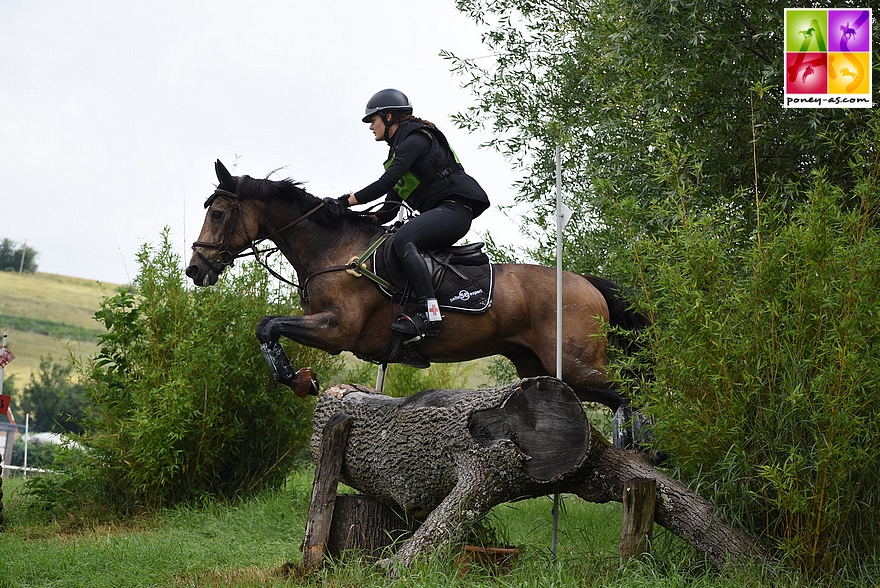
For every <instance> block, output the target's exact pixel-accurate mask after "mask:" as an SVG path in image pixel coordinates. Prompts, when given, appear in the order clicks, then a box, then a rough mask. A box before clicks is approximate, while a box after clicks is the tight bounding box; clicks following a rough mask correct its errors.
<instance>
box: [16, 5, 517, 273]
mask: <svg viewBox="0 0 880 588" xmlns="http://www.w3.org/2000/svg"><path fill="white" fill-rule="evenodd" d="M480 33H481V30H480V29H479V28H478V27H477V25H476V24H475V23H474V22H473V21H471V20H469V19H468V18H467V17H466V16H464V15H463V14H461V13H459V12H458V11H457V10H456V9H455V4H454V0H430V1H429V0H376V1H374V2H363V1H361V0H320V1H315V2H301V1H296V0H293V1H292V0H286V1H281V0H277V1H276V0H272V1H263V2H243V1H223V0H211V1H210V2H202V1H187V0H183V1H181V0H176V1H173V2H169V1H163V0H160V1H155V2H127V1H119V0H112V1H102V0H79V1H72V0H70V1H60V0H46V1H40V2H35V1H33V0H2V2H0V120H2V123H3V124H2V132H0V136H2V141H0V174H2V181H0V219H2V222H0V227H2V228H0V239H2V238H8V239H12V240H13V241H16V242H18V243H19V244H20V243H22V242H24V241H25V240H26V241H27V244H28V246H30V247H33V248H34V249H36V250H37V251H38V252H39V256H38V258H37V263H38V265H39V270H40V271H42V272H48V273H56V274H63V275H68V276H75V277H81V278H88V279H94V280H99V281H102V282H109V283H128V282H129V281H130V280H131V279H133V278H134V277H135V275H136V274H137V269H138V267H137V264H136V261H135V254H136V252H137V251H138V249H139V248H140V247H141V245H142V244H143V243H157V242H158V241H159V236H160V233H161V231H162V229H163V227H165V226H168V227H170V229H171V236H172V240H173V241H174V243H175V247H176V249H177V250H178V251H179V252H180V253H181V255H182V256H184V261H187V260H188V259H189V244H190V243H191V242H192V241H194V240H195V239H196V237H197V236H198V231H199V229H200V227H201V225H202V220H203V218H204V210H203V208H202V204H203V202H204V200H205V199H206V198H207V197H208V196H209V195H210V193H211V192H212V190H213V184H214V183H216V177H215V175H214V160H215V159H218V158H219V159H220V160H222V161H223V162H224V163H225V164H226V165H227V167H229V168H230V169H232V166H233V165H235V166H236V169H235V171H234V173H236V174H237V175H238V174H247V175H251V176H254V177H264V176H265V175H266V174H268V173H269V172H270V171H272V170H274V169H276V168H284V169H283V170H281V171H280V172H278V175H279V176H280V177H291V178H293V179H296V180H299V181H304V182H306V188H307V189H308V190H309V191H310V192H311V193H312V194H314V195H315V196H320V197H324V196H338V195H340V194H343V193H345V192H348V191H349V190H358V189H360V188H363V187H364V186H366V185H367V184H369V183H370V182H372V181H374V180H375V179H377V178H378V177H379V175H381V172H382V162H383V161H384V159H385V156H386V154H387V146H386V145H385V144H384V143H375V142H374V141H373V140H372V135H371V133H370V132H369V129H368V125H365V124H363V123H361V122H360V119H361V117H362V116H363V110H364V106H365V104H366V101H367V100H368V99H369V97H370V96H371V95H372V94H373V93H374V92H376V91H377V90H380V89H383V88H387V87H394V88H398V89H400V90H402V91H404V92H405V93H406V94H407V95H408V96H409V98H410V100H411V102H412V103H413V105H414V106H415V114H416V115H418V116H421V117H423V118H426V119H428V120H431V121H433V122H435V123H436V124H437V125H438V126H439V127H440V128H441V129H442V130H443V131H444V132H445V133H446V135H447V137H448V138H449V139H450V142H451V143H452V145H453V147H454V148H455V150H456V152H457V153H458V155H459V157H460V158H461V160H462V162H463V163H464V165H465V168H466V169H467V171H468V172H469V173H471V174H472V175H473V176H475V177H476V178H477V180H478V181H479V182H480V183H481V184H482V185H483V187H484V188H485V189H486V191H487V192H488V193H489V195H490V198H491V199H492V201H493V208H492V209H491V210H490V211H489V212H487V213H486V214H484V215H483V216H482V217H481V218H479V219H477V221H475V223H474V227H473V230H472V232H471V234H470V235H468V240H470V241H474V240H478V239H480V238H481V236H483V235H485V233H486V232H487V231H491V233H492V235H493V237H495V238H496V240H498V241H499V242H501V243H514V242H518V240H519V237H518V234H519V228H518V222H517V218H516V216H515V215H514V218H512V219H511V218H508V217H507V216H505V215H503V214H501V213H500V212H498V210H497V205H499V204H501V205H509V204H511V203H512V202H513V195H514V192H513V189H512V187H511V186H512V183H513V182H514V180H515V175H514V172H513V170H512V169H511V166H510V165H509V164H508V163H507V162H506V161H505V160H504V159H503V158H502V157H501V156H500V155H498V154H497V153H494V152H492V151H490V150H487V149H482V148H478V145H479V144H480V143H482V142H484V141H486V140H488V138H489V137H488V136H486V135H482V136H480V135H470V134H467V133H466V132H464V131H460V130H458V129H456V128H455V127H454V125H453V124H452V122H451V120H450V115H452V114H454V113H456V112H459V111H463V110H464V109H465V108H467V107H468V106H469V105H471V104H473V102H474V100H473V98H472V97H471V96H470V94H469V92H468V91H467V90H463V89H461V88H460V85H461V83H462V81H463V80H462V78H459V77H456V76H454V75H453V74H451V73H450V67H451V64H450V63H449V62H447V61H444V60H443V59H442V58H440V56H439V54H440V51H441V50H447V51H451V52H453V53H455V54H457V55H459V56H463V57H486V58H488V52H487V50H486V49H485V48H484V47H483V46H482V45H481V44H480ZM488 63H491V61H489V62H488ZM276 177H277V176H276Z"/></svg>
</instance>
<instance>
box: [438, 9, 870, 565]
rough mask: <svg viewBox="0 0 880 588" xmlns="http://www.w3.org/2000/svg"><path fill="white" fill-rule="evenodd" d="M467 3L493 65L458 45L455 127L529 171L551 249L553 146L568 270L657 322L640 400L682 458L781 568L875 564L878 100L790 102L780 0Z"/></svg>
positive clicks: (540, 253)
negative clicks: (568, 216) (611, 284)
mask: <svg viewBox="0 0 880 588" xmlns="http://www.w3.org/2000/svg"><path fill="white" fill-rule="evenodd" d="M811 5H813V6H816V7H831V6H832V4H831V3H829V2H825V1H819V2H813V3H811ZM863 5H864V4H863V3H859V2H843V3H840V2H835V3H833V7H838V8H840V7H846V6H853V7H858V6H863ZM458 6H459V7H460V8H461V9H462V10H463V11H465V12H467V13H468V14H469V15H471V16H472V17H473V18H474V19H475V20H476V21H478V22H480V23H483V24H484V25H485V26H486V28H487V32H486V33H485V35H484V42H485V44H486V45H487V46H488V47H489V48H490V50H491V51H492V52H493V57H494V59H493V60H492V62H491V63H487V62H485V61H483V60H467V59H460V58H458V57H456V56H454V55H448V57H449V59H450V60H452V61H453V63H454V65H455V67H456V68H457V70H458V71H459V72H460V73H462V74H464V75H465V76H466V81H465V84H466V85H467V86H468V87H470V88H471V89H472V90H473V91H474V95H475V96H476V100H477V104H476V105H475V106H474V107H473V108H472V109H470V110H469V111H467V112H465V113H461V114H460V115H459V116H458V117H457V120H458V122H459V124H460V125H461V126H462V127H465V128H476V127H479V126H489V127H491V128H492V129H493V130H494V131H495V132H496V134H497V137H496V138H495V139H494V140H493V141H491V142H490V145H491V146H493V147H494V148H496V149H498V150H499V151H501V152H502V153H504V154H505V155H507V156H508V157H509V158H511V159H512V160H513V161H515V162H517V163H518V164H519V165H521V166H522V167H523V168H524V169H529V170H531V173H530V174H529V175H528V176H527V177H526V178H525V179H524V180H523V181H522V183H521V184H520V185H519V199H520V200H521V201H524V202H528V203H530V204H531V205H532V206H531V207H530V210H531V212H530V213H529V215H528V216H527V217H526V218H525V223H524V231H526V232H528V234H531V235H538V239H539V241H540V242H539V243H537V246H536V247H535V248H533V249H531V250H530V253H531V254H532V255H533V256H535V257H536V258H537V259H539V260H542V261H545V262H549V261H550V260H549V259H548V257H549V256H550V255H551V253H550V252H552V251H553V247H551V246H550V242H551V241H552V239H553V238H554V232H553V230H552V228H553V227H551V226H550V223H551V222H552V216H551V210H552V208H553V205H554V198H552V197H550V196H549V195H550V194H552V193H553V182H554V178H555V169H554V168H555V165H554V163H555V162H554V152H555V149H556V147H557V146H559V147H560V148H561V154H562V162H563V178H564V179H563V183H564V185H565V189H566V192H567V193H568V194H569V201H568V204H569V205H570V206H571V207H572V208H574V209H575V210H576V212H577V213H578V214H577V215H576V217H575V220H574V221H573V224H572V225H570V226H569V229H568V230H567V232H566V239H567V242H566V258H565V260H564V263H565V265H566V267H567V269H571V270H573V271H576V272H579V273H603V274H605V275H608V276H609V277H612V278H614V279H615V280H617V281H619V282H621V283H622V284H624V285H625V286H628V287H629V288H630V292H631V294H632V297H633V301H634V302H635V304H636V305H637V306H638V307H639V308H640V309H642V310H644V311H646V312H649V313H650V314H651V315H652V316H653V317H654V318H655V323H654V326H653V328H652V329H650V330H649V331H648V332H646V333H644V336H643V339H642V342H643V344H644V347H643V348H644V350H645V351H644V353H643V354H642V355H641V356H640V357H637V358H635V359H634V360H632V361H636V362H641V363H642V364H650V365H652V366H653V368H654V369H653V379H652V380H649V381H645V382H642V383H641V386H639V387H637V388H632V389H630V395H631V396H632V398H633V399H634V401H635V402H636V403H639V404H641V405H642V406H643V407H644V408H645V410H647V411H648V412H650V413H651V414H652V415H653V416H654V417H655V418H656V420H657V426H656V430H655V434H656V443H657V445H658V446H659V447H660V448H662V449H666V450H669V451H670V455H671V461H670V464H671V466H674V467H676V468H678V471H679V472H680V473H681V475H682V476H684V477H685V478H687V479H689V480H691V481H692V482H693V483H694V485H695V487H698V488H700V489H701V491H703V492H704V493H706V494H707V495H708V496H709V497H710V498H714V499H715V503H716V504H717V505H718V506H719V507H722V508H725V509H726V510H727V511H728V513H730V514H734V515H735V516H737V517H738V519H739V520H740V521H741V522H742V523H743V524H745V525H747V526H749V527H750V528H751V529H752V530H753V531H754V532H755V533H757V534H758V535H760V536H762V537H763V538H765V539H766V541H767V543H768V544H769V545H770V546H771V547H775V548H777V550H778V551H777V553H779V554H780V555H782V556H784V557H785V558H787V559H788V561H790V562H793V563H795V564H797V565H798V566H800V567H802V568H804V569H807V570H810V571H811V572H814V573H816V574H818V575H822V574H827V576H826V578H829V579H840V578H843V577H847V576H849V577H852V576H857V575H858V574H859V573H868V575H870V573H871V572H865V570H866V569H868V567H869V565H870V564H868V567H866V564H865V563H864V562H875V563H876V562H877V561H880V553H878V551H877V546H878V545H880V519H878V517H877V513H878V512H880V502H878V500H880V497H878V494H877V492H876V490H875V489H876V488H877V485H878V477H877V476H878V474H877V471H878V470H877V467H876V464H877V461H878V459H880V441H878V440H877V439H876V436H873V437H872V436H871V434H870V431H875V430H877V427H878V426H880V423H878V421H877V415H878V414H880V406H878V404H877V403H878V400H877V394H876V390H877V387H878V385H880V382H878V381H877V375H876V370H875V369H874V368H873V367H872V366H873V365H876V362H877V349H878V343H880V331H878V321H877V316H878V308H880V306H878V303H877V299H876V291H877V289H878V287H880V283H878V282H877V279H878V276H880V258H878V255H880V253H878V251H880V242H878V239H880V235H878V223H877V211H878V210H880V184H878V178H880V158H878V153H880V152H878V145H880V114H878V112H877V111H876V109H812V110H802V109H791V110H788V109H785V108H783V107H782V94H783V72H784V64H783V42H782V36H781V31H782V20H783V13H784V8H785V7H787V6H788V4H786V3H783V2H779V1H770V0H758V1H757V2H749V3H735V2H732V1H728V0H722V1H721V2H716V3H711V4H705V3H704V4H699V3H697V4H695V3H691V2H686V1H684V0H665V1H662V2H656V1H653V0H632V1H629V0H628V1H627V2H623V1H621V0H593V1H590V2H575V1H573V0H492V1H491V2H489V1H488V0H459V1H458ZM874 35H875V36H874V46H875V47H876V46H877V42H878V40H880V35H878V29H877V28H876V26H875V27H874ZM877 74H878V62H877V60H875V61H874V80H877V79H878V77H877ZM875 91H876V87H875ZM616 367H618V368H620V371H621V373H623V372H624V368H630V367H632V366H631V364H629V363H628V362H627V360H625V359H621V360H619V361H618V363H617V365H616ZM621 384H622V385H627V384H628V382H626V381H621ZM857 581H858V580H857Z"/></svg>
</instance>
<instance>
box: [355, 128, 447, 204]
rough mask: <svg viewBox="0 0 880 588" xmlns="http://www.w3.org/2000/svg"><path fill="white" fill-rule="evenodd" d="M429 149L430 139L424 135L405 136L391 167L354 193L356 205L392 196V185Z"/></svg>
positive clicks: (417, 133)
mask: <svg viewBox="0 0 880 588" xmlns="http://www.w3.org/2000/svg"><path fill="white" fill-rule="evenodd" d="M430 148H431V139H429V138H428V136H427V135H425V134H424V133H419V132H416V133H412V134H411V135H409V136H407V138H406V139H404V140H403V143H401V144H400V146H399V147H398V148H397V153H396V154H395V156H394V161H392V162H391V165H389V166H388V169H386V170H385V173H384V174H382V177H381V178H379V179H378V180H376V181H375V182H373V183H372V184H370V185H369V186H367V187H366V188H364V189H363V190H359V191H357V192H355V194H354V197H355V199H356V200H357V203H358V204H365V203H367V202H372V201H373V200H376V199H377V198H381V197H382V196H384V195H386V194H387V195H388V196H389V197H390V196H391V195H392V194H394V192H393V191H392V188H393V187H394V184H396V183H397V182H398V181H399V180H400V178H402V177H403V174H405V173H406V172H407V171H409V168H411V167H412V166H413V164H414V163H415V162H416V161H418V160H419V158H421V157H423V156H424V155H425V154H426V153H427V152H428V149H430Z"/></svg>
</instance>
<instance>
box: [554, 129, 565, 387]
mask: <svg viewBox="0 0 880 588" xmlns="http://www.w3.org/2000/svg"><path fill="white" fill-rule="evenodd" d="M561 160H562V152H561V150H560V148H559V146H558V145H557V146H556V379H558V380H561V379H562V229H563V228H564V227H563V219H564V215H563V213H562V207H563V206H564V205H563V204H562V164H561Z"/></svg>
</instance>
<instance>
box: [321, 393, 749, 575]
mask: <svg viewBox="0 0 880 588" xmlns="http://www.w3.org/2000/svg"><path fill="white" fill-rule="evenodd" d="M337 412H343V413H345V414H347V415H349V416H351V417H352V419H353V424H352V427H351V431H350V433H349V437H348V443H347V445H346V450H345V460H344V462H343V464H342V471H341V480H342V481H343V482H344V483H346V484H348V485H349V486H351V487H353V488H356V489H357V490H359V491H360V492H363V493H365V494H368V495H370V496H372V497H374V498H376V499H377V500H379V501H380V502H383V503H385V504H387V505H389V506H392V507H400V508H401V509H403V511H404V512H405V513H406V514H407V516H409V517H415V518H422V517H427V518H426V519H425V521H424V523H423V524H422V526H421V527H420V528H419V529H418V530H417V531H416V532H415V533H414V534H413V536H412V537H410V538H409V539H408V540H407V541H406V542H405V543H404V544H403V545H402V546H401V548H400V549H399V550H398V551H397V553H396V554H395V556H394V559H395V560H396V561H397V563H399V564H402V565H404V566H410V565H412V563H413V562H414V561H415V559H416V558H418V557H421V556H424V555H427V554H429V553H431V552H432V551H433V550H435V549H436V548H438V547H439V546H441V545H442V544H444V543H446V542H449V541H456V540H458V539H459V538H460V537H461V535H462V533H463V532H464V530H465V529H466V526H467V524H468V523H469V522H472V521H474V520H476V519H478V518H480V517H482V516H484V515H486V514H487V513H488V512H489V510H490V509H491V508H492V507H493V506H495V505H497V504H501V503H504V502H509V501H513V500H519V499H523V498H529V497H536V496H546V495H550V494H554V493H556V492H564V493H573V494H576V495H578V496H580V497H581V498H583V499H585V500H588V501H590V502H609V501H617V502H620V501H621V497H622V495H623V490H624V484H625V482H626V481H627V480H630V479H632V478H651V479H654V480H656V482H657V495H656V500H655V519H656V521H657V522H658V523H659V524H660V525H663V526H664V527H666V528H668V529H669V530H670V531H672V532H673V533H675V534H676V535H678V536H680V537H682V538H683V539H684V540H686V541H688V542H689V543H690V544H692V545H693V546H695V547H696V548H697V549H699V550H701V551H703V552H704V553H706V554H707V555H708V556H709V558H710V559H711V560H712V561H713V562H716V563H718V564H721V563H724V562H726V561H728V560H731V559H733V560H737V559H742V558H746V557H749V556H750V555H752V554H755V553H758V552H759V551H758V546H757V544H756V542H755V540H754V539H753V538H751V537H750V536H748V535H747V534H745V533H743V532H741V531H739V530H736V529H733V528H731V527H730V526H728V525H726V524H725V523H724V522H722V521H720V520H718V519H717V517H715V516H713V509H712V505H711V504H710V503H709V502H708V501H706V500H705V499H703V498H701V497H700V496H698V495H696V494H695V493H693V492H691V491H689V490H688V489H687V487H686V486H684V485H683V484H681V483H679V482H677V481H675V480H673V479H672V478H670V477H668V476H666V475H665V474H664V473H663V472H661V471H660V470H658V469H656V468H654V467H653V466H652V465H651V464H650V463H649V460H648V458H647V457H646V456H645V455H644V454H642V453H639V452H638V451H626V450H621V449H616V448H614V447H612V446H611V445H610V444H609V443H608V442H607V441H606V440H605V439H604V438H603V437H602V435H600V434H599V433H598V432H596V431H595V430H593V429H592V428H591V427H590V423H589V420H588V419H587V416H586V414H585V413H584V410H583V407H582V406H581V404H580V402H579V401H578V400H577V398H576V397H575V395H574V393H573V392H572V391H571V389H570V388H569V387H568V386H567V385H566V384H564V383H563V382H561V381H559V380H556V379H555V378H548V377H542V378H529V379H526V380H522V381H520V382H518V383H516V384H513V385H509V386H500V387H496V388H487V389H481V390H428V391H424V392H420V393H418V394H416V395H414V396H411V397H409V398H391V397H388V396H385V395H382V394H378V393H375V392H374V391H372V390H370V389H369V388H364V387H360V386H350V385H340V386H334V387H331V388H330V389H328V390H327V391H326V392H325V393H324V394H322V395H321V397H320V398H319V400H318V404H317V407H316V409H315V419H314V433H313V436H312V451H313V454H317V451H318V450H319V448H320V446H321V442H322V432H323V429H324V424H325V423H326V422H327V421H328V420H329V419H330V417H331V416H332V415H333V414H335V413H337ZM382 563H383V564H384V565H387V566H391V565H392V564H393V563H394V562H391V561H385V562H382Z"/></svg>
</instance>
